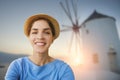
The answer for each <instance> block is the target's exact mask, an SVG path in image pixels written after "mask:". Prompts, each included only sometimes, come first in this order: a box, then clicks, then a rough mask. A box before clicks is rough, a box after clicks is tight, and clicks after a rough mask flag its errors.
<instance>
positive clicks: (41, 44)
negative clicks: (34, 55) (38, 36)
mask: <svg viewBox="0 0 120 80" xmlns="http://www.w3.org/2000/svg"><path fill="white" fill-rule="evenodd" d="M36 45H38V46H44V45H45V43H42V42H41V43H36Z"/></svg>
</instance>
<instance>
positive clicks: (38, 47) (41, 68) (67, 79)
mask: <svg viewBox="0 0 120 80" xmlns="http://www.w3.org/2000/svg"><path fill="white" fill-rule="evenodd" d="M24 33H25V35H26V36H27V37H28V39H29V41H30V43H31V45H32V47H33V55H31V56H28V57H22V58H19V59H16V60H14V61H13V62H12V63H11V64H10V66H9V68H8V70H7V73H6V76H5V80H74V74H73V71H72V69H71V68H70V66H69V65H68V64H66V63H65V62H63V61H61V60H58V59H54V58H52V57H50V56H49V53H48V52H49V47H50V45H51V44H52V43H53V41H54V40H55V39H56V38H57V37H58V36H59V33H60V29H59V24H58V22H57V21H56V19H54V18H53V17H51V16H49V15H47V14H37V15H33V16H31V17H29V18H28V19H27V20H26V22H25V26H24Z"/></svg>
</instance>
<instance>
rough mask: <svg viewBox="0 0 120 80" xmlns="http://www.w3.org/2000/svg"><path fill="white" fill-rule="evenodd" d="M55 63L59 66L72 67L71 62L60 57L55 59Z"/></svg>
mask: <svg viewBox="0 0 120 80" xmlns="http://www.w3.org/2000/svg"><path fill="white" fill-rule="evenodd" d="M54 65H55V66H57V67H60V68H62V67H64V68H67V67H70V66H69V64H68V63H67V62H65V61H63V60H60V59H55V61H54Z"/></svg>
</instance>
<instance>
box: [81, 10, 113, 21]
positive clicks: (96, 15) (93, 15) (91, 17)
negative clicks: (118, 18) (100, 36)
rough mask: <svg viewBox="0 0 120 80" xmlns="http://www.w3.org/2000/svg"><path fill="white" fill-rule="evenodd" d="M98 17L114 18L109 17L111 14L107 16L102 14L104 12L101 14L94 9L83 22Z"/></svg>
mask: <svg viewBox="0 0 120 80" xmlns="http://www.w3.org/2000/svg"><path fill="white" fill-rule="evenodd" d="M98 18H112V19H114V20H115V18H113V17H111V16H108V15H104V14H101V13H98V12H97V11H96V10H95V11H94V12H93V13H92V14H91V15H90V16H89V17H88V18H87V19H86V20H85V21H84V22H83V23H85V22H88V21H90V20H93V19H98Z"/></svg>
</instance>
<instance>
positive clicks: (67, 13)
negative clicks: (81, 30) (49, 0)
mask: <svg viewBox="0 0 120 80" xmlns="http://www.w3.org/2000/svg"><path fill="white" fill-rule="evenodd" d="M60 5H61V7H62V9H63V10H64V12H65V13H66V15H67V16H68V18H69V19H70V21H71V23H72V24H74V22H73V19H72V16H71V13H70V9H69V5H68V2H67V1H66V5H67V9H68V11H67V9H66V8H65V7H64V5H63V3H62V2H60Z"/></svg>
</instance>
